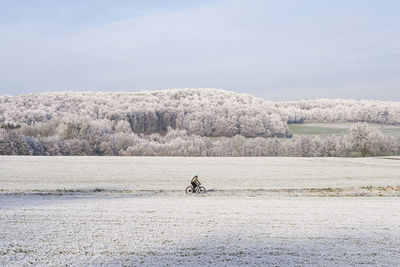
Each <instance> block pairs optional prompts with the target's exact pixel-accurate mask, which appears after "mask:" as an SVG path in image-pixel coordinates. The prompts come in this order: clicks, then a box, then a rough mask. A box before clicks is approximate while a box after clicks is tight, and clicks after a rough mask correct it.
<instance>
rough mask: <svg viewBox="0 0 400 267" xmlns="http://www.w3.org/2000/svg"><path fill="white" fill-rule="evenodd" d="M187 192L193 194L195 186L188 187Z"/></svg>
mask: <svg viewBox="0 0 400 267" xmlns="http://www.w3.org/2000/svg"><path fill="white" fill-rule="evenodd" d="M185 192H186V194H188V195H191V194H193V187H191V186H188V187H186V190H185Z"/></svg>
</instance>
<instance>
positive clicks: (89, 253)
mask: <svg viewBox="0 0 400 267" xmlns="http://www.w3.org/2000/svg"><path fill="white" fill-rule="evenodd" d="M0 207H1V210H0V225H1V227H0V266H26V265H29V264H35V265H37V264H38V265H52V266H62V265H68V266H70V265H75V266H87V265H126V266H143V265H145V266H160V265H162V266H168V265H169V266H176V265H187V266H194V265H195V266H199V264H200V265H203V266H205V265H218V266H232V265H245V264H250V265H258V266H260V265H264V266H268V265H272V266H306V265H314V266H315V265H318V266H334V265H335V266H350V265H353V266H354V265H361V264H366V265H375V266H398V264H399V262H400V249H399V247H400V213H399V212H398V211H399V210H400V201H399V199H398V198H366V197H363V198H355V197H351V198H347V197H341V198H319V197H306V198H290V197H278V198H275V197H263V196H259V197H245V196H243V197H230V196H219V197H214V196H212V194H208V195H205V196H186V195H184V194H180V195H179V194H177V195H175V196H168V195H166V196H163V195H162V194H158V195H155V196H140V197H138V196H132V195H127V194H117V195H106V196H104V195H101V194H100V195H77V196H76V195H75V196H71V195H62V196H55V195H50V196H40V195H11V196H10V195H2V196H0Z"/></svg>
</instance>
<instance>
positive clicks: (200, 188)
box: [197, 186, 207, 194]
mask: <svg viewBox="0 0 400 267" xmlns="http://www.w3.org/2000/svg"><path fill="white" fill-rule="evenodd" d="M206 191H207V190H206V188H205V187H204V186H200V187H199V188H197V193H199V194H204V193H205V192H206Z"/></svg>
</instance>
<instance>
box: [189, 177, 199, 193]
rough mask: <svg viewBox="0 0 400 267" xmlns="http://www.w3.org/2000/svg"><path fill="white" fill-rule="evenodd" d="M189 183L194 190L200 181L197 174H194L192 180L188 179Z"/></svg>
mask: <svg viewBox="0 0 400 267" xmlns="http://www.w3.org/2000/svg"><path fill="white" fill-rule="evenodd" d="M190 183H191V184H192V186H193V191H196V189H197V187H198V186H199V185H200V181H199V176H198V175H197V174H196V175H195V176H194V177H193V178H192V180H191V181H190Z"/></svg>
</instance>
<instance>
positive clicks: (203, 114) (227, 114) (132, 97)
mask: <svg viewBox="0 0 400 267" xmlns="http://www.w3.org/2000/svg"><path fill="white" fill-rule="evenodd" d="M88 121H91V122H92V121H97V124H101V125H102V126H103V127H105V128H106V130H109V129H110V128H112V129H113V130H114V129H115V127H118V126H119V125H127V124H128V125H129V127H130V129H131V131H132V132H134V133H137V134H140V133H145V134H150V133H165V132H166V131H167V128H168V127H171V128H172V129H180V130H185V131H187V132H188V133H189V134H197V135H200V136H233V135H236V134H240V135H243V136H251V137H255V136H269V137H271V136H280V137H284V136H289V132H288V128H287V124H286V120H285V118H282V117H281V116H280V115H279V113H278V112H277V109H276V108H275V107H274V105H268V104H266V103H265V102H264V101H263V100H262V99H259V98H255V97H252V96H250V95H244V94H235V93H232V92H228V91H223V90H216V89H183V90H178V89H174V90H165V91H153V92H137V93H103V92H100V93H91V92H84V93H82V92H80V93H74V92H64V93H45V94H30V95H18V96H2V97H0V123H2V122H3V123H4V122H12V123H17V124H21V125H22V126H23V127H24V126H25V125H27V126H30V127H36V125H37V124H40V127H41V126H42V125H43V124H49V125H53V126H54V125H57V126H60V125H61V124H64V125H70V126H71V127H80V125H84V124H86V123H87V122H88Z"/></svg>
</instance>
